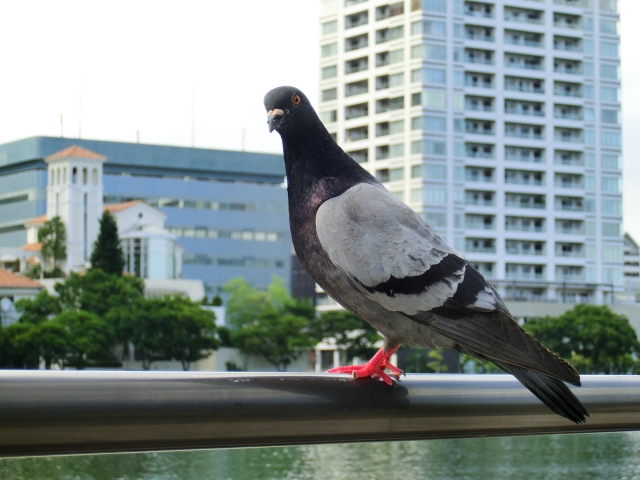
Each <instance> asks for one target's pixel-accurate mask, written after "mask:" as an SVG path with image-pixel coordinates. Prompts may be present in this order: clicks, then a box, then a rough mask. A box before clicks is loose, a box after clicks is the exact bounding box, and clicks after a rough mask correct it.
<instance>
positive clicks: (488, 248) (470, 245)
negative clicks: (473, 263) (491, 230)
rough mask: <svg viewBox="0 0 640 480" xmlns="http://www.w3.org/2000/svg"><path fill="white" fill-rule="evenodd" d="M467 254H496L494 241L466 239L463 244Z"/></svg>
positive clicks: (488, 239)
mask: <svg viewBox="0 0 640 480" xmlns="http://www.w3.org/2000/svg"><path fill="white" fill-rule="evenodd" d="M464 251H465V252H467V253H496V241H495V240H493V239H490V238H467V239H466V240H465V243H464Z"/></svg>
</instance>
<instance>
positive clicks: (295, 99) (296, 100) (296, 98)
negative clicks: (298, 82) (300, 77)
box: [293, 93, 302, 107]
mask: <svg viewBox="0 0 640 480" xmlns="http://www.w3.org/2000/svg"><path fill="white" fill-rule="evenodd" d="M301 101H302V100H301V99H300V95H298V94H297V93H296V94H295V95H294V96H293V104H294V105H295V106H296V107H297V106H298V105H300V102H301Z"/></svg>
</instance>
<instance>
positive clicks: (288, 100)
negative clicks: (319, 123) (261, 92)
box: [264, 87, 315, 134]
mask: <svg viewBox="0 0 640 480" xmlns="http://www.w3.org/2000/svg"><path fill="white" fill-rule="evenodd" d="M264 107H265V109H266V110H267V123H268V124H269V132H273V131H274V130H277V131H278V133H280V134H282V133H283V132H287V131H291V130H294V129H295V128H296V127H300V126H303V125H304V123H306V122H305V121H306V120H308V119H309V118H310V117H309V111H311V112H312V113H313V116H315V112H314V110H313V107H312V106H311V103H309V100H308V99H307V97H306V96H305V94H304V93H302V92H301V91H300V90H299V89H297V88H295V87H278V88H274V89H273V90H270V91H269V92H267V94H266V95H265V96H264Z"/></svg>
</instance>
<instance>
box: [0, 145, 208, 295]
mask: <svg viewBox="0 0 640 480" xmlns="http://www.w3.org/2000/svg"><path fill="white" fill-rule="evenodd" d="M106 160H107V159H106V157H104V156H102V155H99V154H97V153H95V152H91V151H90V150H87V149H85V148H82V147H79V146H77V145H74V146H71V147H69V148H66V149H64V150H62V151H60V152H57V153H54V154H53V155H50V156H48V157H47V158H46V159H45V161H46V163H47V168H48V171H47V173H48V177H47V179H48V180H47V213H46V214H44V215H41V216H39V217H37V218H34V219H31V220H29V221H27V222H26V223H25V224H24V226H25V228H26V230H27V244H26V245H24V246H23V247H22V248H21V249H16V248H10V249H6V248H0V262H2V264H3V265H7V266H9V265H11V266H13V268H14V269H15V270H17V271H19V272H25V271H26V268H27V265H28V264H29V263H30V262H31V263H40V264H41V265H42V266H43V268H44V269H48V268H51V267H53V265H45V259H44V258H43V256H42V253H41V249H42V244H41V243H39V242H38V231H39V230H40V229H41V228H42V226H43V225H44V224H45V222H46V221H47V220H50V219H52V218H53V217H56V216H59V217H60V219H61V220H62V222H63V224H64V226H65V229H66V248H67V258H66V259H64V261H62V262H61V264H60V265H58V266H59V267H60V268H61V269H62V271H63V272H64V273H65V274H68V273H70V272H73V271H76V272H79V271H83V270H86V269H87V268H90V266H91V265H90V258H91V251H92V248H93V245H94V244H95V241H96V239H97V237H98V233H99V230H100V228H99V220H100V216H101V215H102V213H103V212H105V211H108V212H109V213H111V214H112V215H113V217H114V219H115V221H116V224H117V226H118V236H119V238H120V243H121V245H122V250H123V253H124V258H125V268H124V271H125V272H126V273H130V274H132V275H135V276H138V277H142V278H144V279H145V286H146V290H145V291H146V293H147V295H156V296H157V295H165V294H172V295H184V296H188V297H189V298H191V299H192V300H200V299H201V298H202V297H204V286H203V283H202V281H201V280H183V279H182V258H183V254H184V249H183V248H182V247H181V246H179V245H178V244H177V243H176V238H177V237H176V236H175V235H174V234H173V233H171V232H170V231H169V230H167V229H166V228H165V221H166V219H167V215H166V214H164V213H163V212H162V211H160V210H159V209H157V208H155V207H152V206H150V205H148V204H146V203H144V202H142V201H140V200H135V201H130V202H122V203H115V204H109V205H103V203H102V198H103V195H102V165H103V163H104V162H105V161H106ZM43 283H44V284H45V286H46V287H47V288H48V289H49V290H52V289H53V285H54V284H55V283H56V281H55V280H50V281H46V280H45V281H43Z"/></svg>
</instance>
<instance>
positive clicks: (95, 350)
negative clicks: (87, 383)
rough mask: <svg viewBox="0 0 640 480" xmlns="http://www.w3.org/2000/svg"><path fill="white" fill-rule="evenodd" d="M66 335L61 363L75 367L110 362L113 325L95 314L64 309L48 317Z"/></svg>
mask: <svg viewBox="0 0 640 480" xmlns="http://www.w3.org/2000/svg"><path fill="white" fill-rule="evenodd" d="M52 321H53V322H56V324H58V325H59V326H60V327H61V328H63V329H64V330H65V331H66V332H67V335H68V338H69V345H68V350H67V356H66V359H65V365H68V366H71V367H75V368H77V369H78V370H81V369H84V368H85V367H87V366H96V365H105V364H107V365H109V364H111V365H113V364H114V361H113V358H112V355H111V347H112V345H113V343H114V340H115V334H114V330H113V328H112V327H111V326H110V325H109V324H108V323H107V322H106V321H104V320H103V319H102V318H100V317H99V316H98V315H96V314H94V313H91V312H87V311H84V310H77V311H76V310H64V311H63V312H62V313H60V315H58V316H57V317H56V318H55V319H53V320H52Z"/></svg>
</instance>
